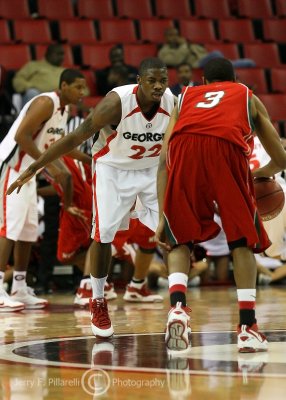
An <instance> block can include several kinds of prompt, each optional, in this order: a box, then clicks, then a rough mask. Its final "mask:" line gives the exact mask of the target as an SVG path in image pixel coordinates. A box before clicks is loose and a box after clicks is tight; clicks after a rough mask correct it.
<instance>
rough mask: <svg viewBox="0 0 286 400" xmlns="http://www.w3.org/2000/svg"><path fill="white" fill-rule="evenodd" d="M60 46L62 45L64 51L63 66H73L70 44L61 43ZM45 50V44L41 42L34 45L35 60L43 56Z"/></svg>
mask: <svg viewBox="0 0 286 400" xmlns="http://www.w3.org/2000/svg"><path fill="white" fill-rule="evenodd" d="M62 46H63V48H64V52H65V56H64V62H63V66H64V67H66V68H73V67H74V59H73V53H72V49H71V46H70V45H69V44H63V45H62ZM46 50H47V46H46V45H43V44H38V45H36V46H35V54H36V60H40V59H41V58H44V56H45V52H46Z"/></svg>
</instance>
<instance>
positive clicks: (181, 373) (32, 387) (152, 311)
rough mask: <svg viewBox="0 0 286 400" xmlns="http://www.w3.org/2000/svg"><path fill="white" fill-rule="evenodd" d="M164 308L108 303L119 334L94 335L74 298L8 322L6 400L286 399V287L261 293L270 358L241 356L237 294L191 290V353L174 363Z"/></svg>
mask: <svg viewBox="0 0 286 400" xmlns="http://www.w3.org/2000/svg"><path fill="white" fill-rule="evenodd" d="M163 295H164V297H165V300H164V303H161V304H160V303H157V304H155V305H148V304H145V305H144V304H137V303H126V302H124V301H123V300H122V293H121V294H119V296H118V299H116V300H114V301H112V302H110V303H109V309H110V314H111V317H112V321H113V324H114V328H115V335H114V337H113V338H112V339H110V340H109V341H99V340H97V339H96V338H95V337H93V336H92V335H91V331H90V319H89V312H88V311H86V310H82V309H75V308H74V307H73V297H72V296H71V295H54V296H50V297H49V300H50V302H51V305H50V307H49V308H48V309H47V310H46V311H25V312H24V311H23V312H19V313H13V314H11V313H10V314H3V313H2V314H0V327H1V328H0V341H1V345H0V399H3V400H26V399H27V400H28V399H29V400H30V399H32V400H44V399H45V400H46V399H49V400H57V399H69V400H72V399H74V400H75V399H76V400H79V399H80V400H85V399H116V400H121V399H122V400H123V399H124V400H126V399H132V400H133V399H142V400H143V399H144V400H145V399H156V400H157V399H160V400H162V399H176V400H185V399H198V400H201V399H202V400H205V399H212V400H216V399H232V400H236V399H247V400H252V399H259V400H262V399H263V400H264V399H265V400H269V399H270V400H272V399H273V400H274V399H275V400H280V399H281V400H282V399H285V398H286V307H285V305H286V288H285V287H282V286H281V287H279V286H273V287H262V288H260V289H258V294H257V303H258V306H257V316H258V321H259V327H260V330H261V331H263V332H264V333H266V335H267V337H268V340H269V342H270V344H269V351H268V353H257V354H238V353H237V350H236V333H235V328H236V323H237V314H238V312H237V304H236V291H235V289H234V288H226V287H217V288H216V287H207V288H201V289H199V288H194V289H189V294H188V305H189V306H190V307H191V308H192V313H191V318H192V330H193V333H192V347H191V349H190V351H189V352H188V353H187V354H184V356H181V357H177V358H176V357H170V356H168V354H167V352H166V348H165V344H164V334H163V331H164V328H165V323H166V316H167V312H168V308H169V307H168V293H167V292H163Z"/></svg>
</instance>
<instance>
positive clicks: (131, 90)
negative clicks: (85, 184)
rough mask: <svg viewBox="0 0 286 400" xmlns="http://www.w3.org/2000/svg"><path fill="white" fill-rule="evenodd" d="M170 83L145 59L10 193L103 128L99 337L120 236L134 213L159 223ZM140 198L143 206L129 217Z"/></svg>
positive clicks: (96, 293)
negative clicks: (131, 80)
mask: <svg viewBox="0 0 286 400" xmlns="http://www.w3.org/2000/svg"><path fill="white" fill-rule="evenodd" d="M167 85H168V75H167V68H166V66H165V64H164V63H162V61H160V60H159V59H158V58H148V59H145V60H143V61H142V63H141V64H140V67H139V75H138V84H137V85H126V86H121V87H118V88H116V89H113V90H112V91H111V92H110V93H108V94H107V96H106V97H105V98H104V99H103V100H102V101H101V102H100V103H99V104H98V105H97V107H96V108H95V109H94V111H93V112H92V113H91V114H90V116H89V117H88V118H87V119H86V120H85V121H84V122H83V123H82V124H81V125H80V126H79V127H78V128H77V129H76V130H75V131H74V132H73V133H71V134H69V135H67V136H65V137H64V138H62V139H60V140H59V141H58V142H57V143H55V144H54V145H53V146H52V147H50V148H49V149H48V150H47V151H46V152H45V153H44V154H43V155H42V156H41V157H40V158H39V159H38V160H37V161H36V162H34V163H33V164H32V165H31V166H30V167H29V168H28V170H27V171H26V172H25V173H24V174H22V175H21V177H20V178H19V179H18V180H17V181H16V182H15V183H14V184H13V185H12V186H11V188H10V190H9V191H8V193H11V192H12V191H13V190H14V189H15V188H16V187H19V188H20V187H21V186H22V185H23V184H24V183H25V182H27V181H28V180H29V179H30V178H31V177H32V176H33V175H34V174H35V173H36V171H37V170H38V169H39V168H42V167H43V166H45V165H46V164H48V163H50V162H51V161H53V160H55V159H56V158H58V157H60V156H61V155H62V154H64V153H68V152H70V151H71V150H72V149H74V148H75V147H77V146H78V145H80V144H81V143H82V142H83V141H84V140H87V139H88V138H89V137H91V136H92V135H94V134H95V133H96V132H98V131H100V130H101V131H100V133H99V135H97V136H98V138H97V140H96V141H95V144H94V148H93V211H94V216H93V229H92V238H93V239H94V240H93V242H92V245H91V250H90V257H91V282H92V292H93V297H92V299H90V311H91V328H92V332H93V334H94V335H98V336H102V337H109V336H111V335H112V334H113V327H112V324H111V321H110V318H109V315H108V309H107V303H106V300H105V299H104V284H105V282H106V278H107V274H108V268H109V264H110V260H111V242H112V240H113V238H114V236H115V234H116V232H117V231H118V230H124V229H127V228H128V225H129V218H130V214H133V216H134V217H135V216H136V217H139V219H140V221H141V222H142V223H143V224H145V225H146V226H148V227H149V228H150V229H151V230H153V231H154V229H155V228H156V224H157V223H158V205H157V191H156V171H157V166H158V159H159V154H160V151H161V146H162V139H163V136H164V133H165V129H166V127H167V125H168V121H169V117H170V114H171V112H172V110H173V108H174V97H173V95H172V93H171V91H170V90H169V89H167ZM108 125H112V126H115V127H116V128H115V130H114V131H113V132H112V134H110V133H105V132H104V131H103V130H102V129H103V128H104V127H105V126H108ZM95 139H96V138H95ZM137 197H138V198H139V199H140V201H141V203H142V207H140V209H136V208H135V209H134V211H132V213H130V210H131V209H132V207H133V205H134V203H135V201H136V198H137Z"/></svg>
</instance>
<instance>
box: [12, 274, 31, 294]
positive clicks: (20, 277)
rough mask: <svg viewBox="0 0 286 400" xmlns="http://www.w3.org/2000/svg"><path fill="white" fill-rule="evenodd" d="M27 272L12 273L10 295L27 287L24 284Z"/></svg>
mask: <svg viewBox="0 0 286 400" xmlns="http://www.w3.org/2000/svg"><path fill="white" fill-rule="evenodd" d="M26 275H27V271H13V283H12V289H11V293H15V292H17V291H18V290H20V289H23V288H25V287H26V286H27V283H26Z"/></svg>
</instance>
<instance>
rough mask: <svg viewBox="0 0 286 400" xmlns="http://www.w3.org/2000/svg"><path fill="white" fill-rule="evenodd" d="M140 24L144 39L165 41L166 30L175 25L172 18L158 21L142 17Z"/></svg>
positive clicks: (141, 35)
mask: <svg viewBox="0 0 286 400" xmlns="http://www.w3.org/2000/svg"><path fill="white" fill-rule="evenodd" d="M139 26H140V38H141V40H142V41H147V42H152V43H163V42H164V41H165V37H164V32H165V30H166V29H167V28H170V27H172V26H174V22H173V20H171V19H160V20H158V21H156V22H154V19H142V20H141V21H139Z"/></svg>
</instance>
